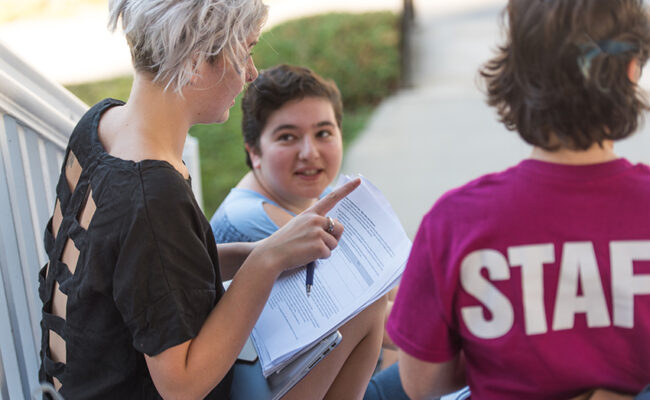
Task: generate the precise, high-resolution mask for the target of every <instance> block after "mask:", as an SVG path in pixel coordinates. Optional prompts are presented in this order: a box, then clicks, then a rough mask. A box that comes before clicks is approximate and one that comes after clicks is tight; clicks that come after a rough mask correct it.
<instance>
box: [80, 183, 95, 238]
mask: <svg viewBox="0 0 650 400" xmlns="http://www.w3.org/2000/svg"><path fill="white" fill-rule="evenodd" d="M95 211H97V205H96V204H95V201H94V200H93V190H92V189H88V195H87V196H86V201H85V203H84V205H83V206H82V207H81V211H80V212H79V217H78V218H77V219H78V220H79V226H81V227H82V228H84V229H85V230H88V226H90V221H91V220H92V219H93V215H95Z"/></svg>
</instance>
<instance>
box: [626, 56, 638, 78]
mask: <svg viewBox="0 0 650 400" xmlns="http://www.w3.org/2000/svg"><path fill="white" fill-rule="evenodd" d="M627 77H628V79H629V80H630V81H631V82H634V83H637V82H639V79H640V78H641V63H640V62H639V59H638V58H633V59H631V60H630V63H629V64H628V65H627Z"/></svg>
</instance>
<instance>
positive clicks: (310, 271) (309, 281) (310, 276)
mask: <svg viewBox="0 0 650 400" xmlns="http://www.w3.org/2000/svg"><path fill="white" fill-rule="evenodd" d="M315 266H316V262H314V261H312V262H310V263H309V264H307V278H306V279H305V288H306V289H307V296H309V294H310V293H311V287H312V285H313V284H314V267H315Z"/></svg>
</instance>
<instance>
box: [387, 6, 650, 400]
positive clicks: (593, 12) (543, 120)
mask: <svg viewBox="0 0 650 400" xmlns="http://www.w3.org/2000/svg"><path fill="white" fill-rule="evenodd" d="M504 16H505V18H506V19H507V23H506V24H505V26H506V27H507V29H508V32H507V37H506V42H505V44H504V45H503V46H501V47H500V48H499V53H498V54H497V55H496V56H495V58H493V59H492V60H490V61H489V62H488V63H487V64H485V65H484V66H483V68H482V70H481V75H482V77H483V78H484V79H485V82H486V88H487V95H488V102H489V104H490V105H492V106H494V107H496V109H497V111H498V113H499V116H500V118H501V120H502V122H503V123H504V124H505V125H506V127H508V128H509V129H511V130H515V131H516V132H517V133H518V134H519V135H520V136H521V138H522V139H523V140H524V141H526V142H527V143H529V144H531V145H532V146H533V151H532V154H531V156H530V157H529V158H528V159H525V160H523V161H521V162H520V163H519V164H517V165H515V166H513V167H511V168H509V169H507V170H505V171H502V172H498V173H493V174H489V175H485V176H483V177H480V178H478V179H476V180H474V181H472V182H469V183H467V184H466V185H464V186H462V187H460V188H457V189H454V190H451V191H449V192H448V193H446V194H445V195H443V196H442V197H441V198H440V199H438V200H437V202H436V203H435V205H434V206H433V208H432V209H431V210H430V211H429V212H428V213H427V214H426V215H425V216H424V218H423V220H422V223H421V225H420V228H419V230H418V233H417V235H416V237H415V240H414V243H413V248H412V251H411V255H410V257H409V260H408V264H407V267H406V271H405V273H404V277H403V279H402V282H401V284H400V290H399V292H398V294H397V298H396V300H395V305H394V307H393V311H392V313H391V316H390V318H389V322H388V327H387V329H388V332H389V334H390V335H391V337H392V339H393V341H394V342H395V344H396V345H397V346H398V347H399V348H400V358H399V362H400V376H401V379H402V383H403V385H404V388H405V390H406V392H407V394H408V395H409V396H410V397H411V398H413V399H421V398H434V397H437V396H440V395H442V394H445V393H449V392H451V391H453V390H456V389H458V388H460V387H462V386H464V385H466V384H467V385H469V387H470V389H471V392H472V395H471V398H472V399H479V400H484V399H499V400H508V399H517V400H520V399H526V400H535V399H540V400H541V399H632V398H633V397H634V396H635V395H636V394H637V393H639V391H641V390H642V389H643V387H644V386H645V385H646V384H647V383H648V382H650V341H649V340H648V335H649V334H650V212H649V211H648V210H649V207H650V168H648V166H646V165H642V164H633V163H631V162H629V161H628V160H626V159H624V158H620V157H619V156H617V155H616V154H615V152H614V147H613V143H614V141H616V140H619V139H623V138H626V137H628V136H629V135H631V134H632V133H633V132H634V131H635V130H636V129H637V126H638V123H639V121H640V119H641V118H642V112H643V111H645V110H647V107H648V105H647V102H646V100H645V98H644V97H643V95H642V93H641V89H640V88H639V86H638V84H637V82H638V79H639V77H640V74H641V68H642V67H643V65H644V63H645V62H646V60H647V58H648V52H649V50H650V23H649V22H648V16H647V14H646V10H645V8H644V6H643V4H642V2H641V1H638V0H616V1H600V0H582V1H577V0H546V1H524V0H510V1H509V2H508V5H507V8H506V12H505V14H504Z"/></svg>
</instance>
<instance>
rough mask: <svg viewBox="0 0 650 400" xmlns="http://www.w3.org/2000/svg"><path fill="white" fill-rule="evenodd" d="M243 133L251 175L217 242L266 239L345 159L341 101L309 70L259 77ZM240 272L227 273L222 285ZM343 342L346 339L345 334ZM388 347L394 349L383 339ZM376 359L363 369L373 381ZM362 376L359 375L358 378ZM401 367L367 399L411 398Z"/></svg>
mask: <svg viewBox="0 0 650 400" xmlns="http://www.w3.org/2000/svg"><path fill="white" fill-rule="evenodd" d="M242 111H243V117H242V131H243V136H244V143H245V148H246V152H245V153H246V163H247V164H248V166H249V167H250V169H251V170H250V171H249V172H248V173H247V174H246V175H245V176H244V177H243V178H242V179H241V181H240V182H239V183H238V184H237V186H236V187H235V188H233V189H232V190H231V191H230V193H229V194H228V196H227V197H226V198H225V199H224V201H223V202H222V204H221V205H220V206H219V208H218V209H217V211H216V212H215V214H214V216H213V217H212V219H211V221H210V223H211V226H212V230H213V233H214V236H215V239H216V241H217V243H229V242H247V241H257V240H260V239H264V238H266V237H267V236H269V235H271V234H272V233H273V232H275V231H276V230H278V229H279V228H280V227H281V226H283V225H284V224H286V223H287V222H289V221H290V220H291V219H292V218H293V217H294V216H296V215H297V214H300V213H301V212H302V211H304V210H306V209H307V208H309V207H310V206H311V205H312V204H314V203H315V202H316V201H317V200H318V199H319V198H320V197H322V196H323V195H325V194H327V193H328V192H329V190H330V189H329V185H331V184H332V182H333V180H334V179H335V178H336V176H337V175H338V173H339V169H340V166H341V162H342V159H343V145H342V133H341V122H342V118H343V105H342V101H341V95H340V92H339V90H338V88H337V87H336V84H334V82H332V81H328V80H325V79H323V78H322V77H320V76H319V75H317V74H315V73H314V72H312V71H311V70H309V69H307V68H301V67H295V66H288V65H279V66H277V67H273V68H270V69H267V70H265V71H261V72H260V74H259V77H258V78H257V79H256V80H255V82H253V83H252V84H251V85H250V86H249V87H248V89H247V90H246V92H245V94H244V97H243V100H242ZM235 273H236V270H231V271H223V270H222V274H223V276H224V279H228V278H229V277H232V276H234V274H235ZM344 340H345V335H344ZM383 340H384V343H383V344H384V346H385V347H387V346H390V342H388V343H387V342H386V341H387V340H389V338H388V336H387V335H384V339H383ZM376 360H377V359H376V357H375V358H374V359H370V360H368V359H366V360H364V362H363V363H360V364H359V365H360V368H368V366H370V367H373V368H370V369H369V370H368V373H367V375H366V378H365V382H367V381H368V379H370V376H371V374H372V372H373V371H372V370H373V369H374V364H375V363H376ZM355 373H357V372H355ZM407 398H408V397H406V394H405V393H404V391H403V390H402V387H401V383H400V380H399V373H398V369H397V364H393V365H392V366H391V367H389V368H388V369H386V370H383V371H381V372H379V373H378V374H375V375H374V377H373V378H372V380H371V381H370V384H369V385H368V387H367V389H366V391H365V396H364V399H366V400H373V399H376V400H380V399H391V400H401V399H407Z"/></svg>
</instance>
